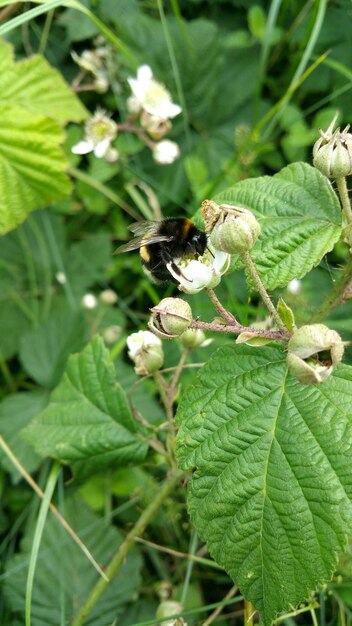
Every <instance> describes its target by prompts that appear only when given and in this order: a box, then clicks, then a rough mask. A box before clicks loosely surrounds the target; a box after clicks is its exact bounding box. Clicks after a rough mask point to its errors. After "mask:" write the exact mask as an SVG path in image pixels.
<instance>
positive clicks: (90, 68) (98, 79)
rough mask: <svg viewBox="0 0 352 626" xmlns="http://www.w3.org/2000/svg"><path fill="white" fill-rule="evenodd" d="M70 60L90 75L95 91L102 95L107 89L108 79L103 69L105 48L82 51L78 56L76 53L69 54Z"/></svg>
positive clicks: (106, 54)
mask: <svg viewBox="0 0 352 626" xmlns="http://www.w3.org/2000/svg"><path fill="white" fill-rule="evenodd" d="M71 56H72V59H73V60H74V62H75V63H77V65H78V66H79V67H80V68H81V69H82V70H84V72H87V73H89V74H92V75H93V76H94V78H95V87H96V90H97V91H99V92H101V93H104V92H105V91H107V89H108V87H109V79H108V75H107V72H106V69H105V67H104V64H105V61H106V58H107V56H108V51H107V49H106V48H103V47H100V48H96V49H95V50H83V52H82V54H81V55H79V54H77V53H76V52H74V51H72V52H71Z"/></svg>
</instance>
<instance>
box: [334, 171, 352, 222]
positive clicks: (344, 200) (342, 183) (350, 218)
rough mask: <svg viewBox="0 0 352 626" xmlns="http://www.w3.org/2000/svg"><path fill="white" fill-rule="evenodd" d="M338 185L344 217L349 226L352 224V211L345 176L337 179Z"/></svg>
mask: <svg viewBox="0 0 352 626" xmlns="http://www.w3.org/2000/svg"><path fill="white" fill-rule="evenodd" d="M336 184H337V189H338V192H339V195H340V200H341V205H342V214H343V217H344V218H345V221H346V223H347V224H352V209H351V203H350V199H349V197H348V189H347V183H346V178H345V177H344V176H342V177H341V178H336Z"/></svg>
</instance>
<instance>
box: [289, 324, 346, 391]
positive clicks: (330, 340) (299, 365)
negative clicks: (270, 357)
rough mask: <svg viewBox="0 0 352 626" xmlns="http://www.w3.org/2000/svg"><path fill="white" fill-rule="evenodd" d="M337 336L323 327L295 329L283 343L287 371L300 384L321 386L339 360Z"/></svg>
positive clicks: (340, 351)
mask: <svg viewBox="0 0 352 626" xmlns="http://www.w3.org/2000/svg"><path fill="white" fill-rule="evenodd" d="M343 352H344V344H343V342H342V340H341V337H340V335H339V334H338V333H337V332H336V331H335V330H331V329H330V328H328V327H327V326H324V324H311V325H306V326H302V327H301V328H299V329H298V330H296V331H295V332H294V333H293V335H292V337H291V339H290V340H289V342H288V344H287V364H288V368H289V370H290V372H291V374H293V375H294V376H295V377H296V378H297V379H298V380H299V382H301V383H303V384H304V385H310V384H312V383H323V382H324V381H325V380H326V379H327V378H328V377H329V376H330V374H331V373H332V371H333V368H334V366H335V365H337V363H339V362H340V361H341V359H342V357H343Z"/></svg>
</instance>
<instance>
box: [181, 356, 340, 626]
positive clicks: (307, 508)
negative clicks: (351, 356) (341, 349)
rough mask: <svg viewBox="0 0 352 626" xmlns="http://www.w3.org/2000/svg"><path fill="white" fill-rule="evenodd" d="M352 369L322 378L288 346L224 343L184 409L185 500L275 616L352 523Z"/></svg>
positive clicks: (242, 583)
mask: <svg viewBox="0 0 352 626" xmlns="http://www.w3.org/2000/svg"><path fill="white" fill-rule="evenodd" d="M351 400H352V367H349V366H340V367H338V368H336V370H335V372H334V374H333V375H332V376H331V377H330V378H329V379H328V380H327V382H326V383H324V384H323V385H310V386H303V385H301V384H300V383H298V382H297V381H295V380H294V379H293V378H292V377H291V376H290V375H289V374H288V372H287V367H286V362H285V353H284V351H283V350H282V349H281V348H277V347H265V348H261V349H256V348H250V347H247V346H245V345H242V346H230V347H224V348H222V349H220V350H218V351H217V352H215V353H214V354H213V356H212V358H211V359H210V361H209V362H208V363H207V364H206V365H205V366H204V368H202V369H201V370H200V373H199V375H198V379H197V381H196V383H195V384H194V385H193V386H191V387H189V388H188V389H187V390H186V392H185V393H184V396H183V398H182V400H181V402H180V406H179V409H178V414H177V417H178V422H179V423H180V430H179V434H178V459H179V463H180V465H181V468H182V469H187V470H194V473H193V475H192V479H191V481H190V485H189V498H188V504H189V509H190V513H191V517H192V519H193V522H194V524H195V526H196V528H197V530H198V531H199V533H200V534H201V536H202V538H203V539H204V540H205V541H207V542H208V546H209V550H210V553H211V554H212V556H213V557H214V558H215V560H216V561H217V562H218V563H219V564H220V565H222V566H223V567H224V568H225V569H226V571H227V572H228V573H229V574H230V575H231V576H232V577H233V579H234V580H235V581H236V583H237V584H238V585H239V587H240V589H241V591H242V593H243V594H244V595H245V597H247V598H248V599H249V600H250V601H251V602H252V603H253V604H254V606H255V608H256V609H257V610H258V611H259V613H260V615H261V617H262V620H263V622H264V624H266V625H268V626H269V625H270V624H271V622H272V620H273V619H274V618H275V617H276V615H277V613H278V612H280V611H284V610H288V609H289V608H290V607H292V606H294V605H296V604H298V603H299V602H302V601H304V600H305V599H306V598H307V596H308V595H309V593H310V592H311V591H312V590H314V589H315V588H316V586H317V585H319V584H321V583H323V582H325V581H328V580H329V579H330V577H331V576H332V573H333V571H334V568H335V566H336V562H337V555H338V553H339V552H341V551H342V550H343V547H344V543H345V535H346V533H347V532H348V531H349V530H350V528H351V515H352V506H351V501H350V498H351V496H352V474H351V471H350V470H351V462H352V458H351V456H352V455H351V451H352V446H351V444H352V420H351V413H352V410H351Z"/></svg>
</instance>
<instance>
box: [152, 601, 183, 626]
mask: <svg viewBox="0 0 352 626" xmlns="http://www.w3.org/2000/svg"><path fill="white" fill-rule="evenodd" d="M181 611H183V606H182V604H181V603H180V602H176V601H175V600H164V601H163V602H161V603H160V604H159V606H158V609H157V611H156V617H157V618H158V619H161V618H163V617H165V618H166V619H165V620H164V621H163V622H160V626H187V625H186V622H185V621H184V619H183V618H182V617H174V618H171V619H168V617H169V616H170V615H176V614H177V613H181Z"/></svg>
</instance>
